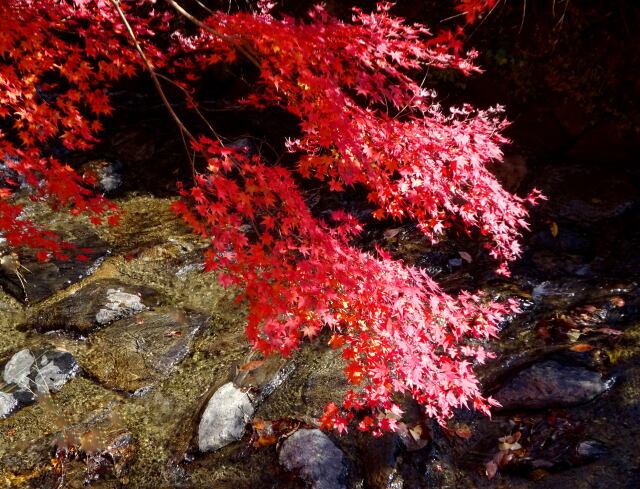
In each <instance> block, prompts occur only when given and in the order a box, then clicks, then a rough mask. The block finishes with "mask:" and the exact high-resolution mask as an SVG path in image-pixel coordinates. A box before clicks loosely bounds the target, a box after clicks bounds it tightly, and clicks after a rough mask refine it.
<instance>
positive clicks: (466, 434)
mask: <svg viewBox="0 0 640 489" xmlns="http://www.w3.org/2000/svg"><path fill="white" fill-rule="evenodd" d="M453 432H454V433H455V434H456V435H457V436H459V437H460V438H464V439H465V440H468V439H470V438H471V437H472V436H473V434H472V433H471V428H469V427H468V426H466V425H462V426H460V427H459V428H457V429H455V430H453Z"/></svg>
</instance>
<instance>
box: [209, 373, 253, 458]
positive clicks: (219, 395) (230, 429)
mask: <svg viewBox="0 0 640 489" xmlns="http://www.w3.org/2000/svg"><path fill="white" fill-rule="evenodd" d="M253 412H254V407H253V404H251V400H250V399H249V396H248V395H247V394H246V393H245V392H242V391H241V390H240V389H238V388H237V387H236V386H234V385H233V382H229V383H227V384H224V385H223V386H222V387H220V388H219V389H218V390H217V391H216V392H215V394H213V396H211V399H209V403H208V404H207V407H206V409H205V410H204V413H203V414H202V418H201V419H200V425H199V426H198V448H199V449H200V451H202V452H209V451H214V450H218V449H219V448H222V447H224V446H226V445H228V444H229V443H232V442H234V441H237V440H239V439H240V438H242V436H243V435H244V430H245V427H246V425H247V423H248V422H249V421H250V420H251V417H252V416H253Z"/></svg>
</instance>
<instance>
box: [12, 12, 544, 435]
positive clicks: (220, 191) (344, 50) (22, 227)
mask: <svg viewBox="0 0 640 489" xmlns="http://www.w3.org/2000/svg"><path fill="white" fill-rule="evenodd" d="M154 3H155V2H152V1H144V0H135V1H134V0H126V1H125V0H120V1H118V0H0V87H2V91H1V92H0V117H2V118H3V120H4V123H5V124H4V127H5V128H6V132H0V153H2V154H4V155H5V165H6V166H7V167H8V168H10V169H12V170H14V171H15V172H17V173H18V174H19V175H21V176H22V177H23V178H25V179H26V181H27V182H28V183H29V184H30V185H31V186H32V188H33V189H34V194H33V198H34V199H46V200H48V201H49V202H52V203H54V204H55V205H63V206H68V207H69V208H70V209H71V212H72V213H81V212H88V213H91V214H92V215H93V219H94V221H96V222H99V220H100V217H99V216H100V215H104V214H105V212H107V213H111V212H116V213H115V214H111V215H110V216H109V219H110V221H111V223H112V224H113V223H115V222H116V221H117V209H116V208H115V206H113V204H111V203H110V202H108V201H107V200H106V199H105V198H103V197H101V196H98V195H95V194H93V193H92V192H91V191H89V190H88V189H87V183H88V182H87V181H86V180H84V179H83V178H82V177H80V176H79V175H78V174H77V173H76V172H75V171H73V169H71V168H70V167H68V166H66V165H64V164H63V163H61V162H60V161H58V160H57V159H55V158H53V157H51V156H50V151H48V148H49V147H50V146H51V145H52V143H53V142H56V141H57V142H58V143H61V144H63V145H64V146H66V147H67V148H69V149H74V150H77V149H87V148H90V147H91V145H92V144H93V143H94V142H95V141H96V140H97V139H96V138H97V134H98V133H99V131H100V130H101V123H100V119H101V117H103V116H105V115H108V114H109V113H110V112H111V111H112V108H111V105H110V101H109V89H110V87H111V86H112V84H113V83H114V82H115V81H117V80H119V79H121V78H123V77H127V76H134V75H138V74H141V72H142V71H143V70H146V71H148V72H149V73H150V74H151V75H152V77H153V80H154V82H155V83H156V84H157V87H158V88H159V89H161V87H162V84H161V81H163V80H169V81H170V82H171V83H172V84H173V85H174V86H177V87H180V89H181V90H182V92H183V93H184V96H185V97H186V100H187V102H188V104H189V105H190V106H191V107H192V108H193V109H194V110H196V111H197V108H198V106H197V97H198V93H197V91H196V89H195V88H194V87H195V84H194V82H196V81H197V80H198V79H199V78H200V77H201V76H202V75H203V74H204V73H206V72H207V71H208V70H210V69H211V68H212V67H213V66H214V65H217V64H219V63H234V62H238V60H241V61H243V62H250V63H253V64H254V65H255V67H256V68H257V70H258V71H259V77H260V82H259V86H258V87H257V89H256V90H255V92H254V93H253V94H251V95H250V96H249V97H247V98H245V99H244V100H243V101H242V102H243V103H246V104H250V105H253V106H256V107H267V106H278V107H280V108H282V109H284V110H286V111H288V112H290V113H291V114H294V115H295V116H297V117H298V119H299V121H300V136H299V137H298V138H296V139H290V140H288V141H287V147H288V149H289V150H290V151H291V152H294V153H295V154H297V155H298V163H297V165H296V166H295V167H294V168H291V167H285V166H283V165H280V164H278V162H272V161H267V160H265V159H263V158H261V157H260V156H259V155H250V154H248V153H246V152H242V151H236V150H234V149H231V148H230V147H228V146H224V145H223V144H222V143H221V141H220V139H219V138H218V137H217V135H216V134H215V133H212V134H203V135H197V134H196V135H193V134H192V132H191V131H190V130H189V129H188V128H187V127H186V126H185V125H184V124H183V123H182V121H180V119H179V118H178V116H177V115H176V114H175V113H174V112H172V116H173V117H174V119H175V120H176V122H177V123H178V124H179V127H180V128H181V130H182V131H183V134H184V135H185V136H186V137H187V138H188V139H190V144H191V145H192V148H193V149H194V150H195V151H197V152H198V153H199V154H200V155H201V156H203V157H204V158H205V160H206V164H207V166H206V171H202V172H199V173H197V174H195V176H194V184H193V185H192V186H191V187H190V188H183V190H182V195H183V200H180V201H176V202H175V203H174V205H173V208H174V210H175V211H176V212H177V213H178V214H179V215H181V216H182V217H183V218H184V219H185V221H186V222H188V223H189V224H190V225H191V226H192V227H193V228H194V230H195V231H196V232H198V233H200V234H201V235H202V236H204V237H207V238H209V239H210V240H211V246H210V248H209V250H208V252H207V256H206V269H207V270H215V271H217V276H218V279H219V280H220V281H221V282H222V283H223V284H224V285H229V284H233V285H239V286H241V287H242V289H243V290H244V292H243V297H244V298H245V299H246V300H247V303H248V307H249V309H248V311H249V312H248V317H247V328H246V333H247V337H248V339H249V341H251V342H252V343H253V345H254V346H255V348H256V349H258V350H260V351H262V352H263V353H265V354H271V353H274V352H278V353H281V354H282V355H288V354H290V353H291V351H292V350H295V349H297V348H298V346H299V344H300V342H301V341H302V340H304V339H305V338H309V339H310V338H314V337H316V336H317V335H318V334H319V333H320V331H321V330H322V329H323V328H330V330H331V333H332V336H331V340H330V344H331V345H332V346H333V347H334V348H341V350H342V356H343V357H344V359H345V361H346V368H345V373H346V375H347V377H348V380H349V382H350V383H351V384H353V385H354V387H353V389H352V390H350V391H349V392H348V393H347V395H346V397H345V399H344V401H343V403H342V407H341V408H338V407H337V406H336V405H335V404H330V405H329V406H327V409H326V412H325V415H324V416H323V417H322V424H323V426H324V427H326V428H336V429H338V430H339V431H343V430H344V429H346V426H347V425H348V424H349V423H350V422H352V421H354V419H355V417H356V414H355V413H356V412H358V411H364V413H363V414H362V415H359V416H358V418H357V427H358V428H359V429H361V430H364V431H369V430H371V431H373V433H374V434H380V433H381V431H382V430H390V429H391V430H392V429H394V428H395V425H396V423H397V420H398V419H399V416H400V415H401V410H400V407H399V405H398V403H397V402H398V395H400V394H402V393H409V394H410V395H411V396H413V398H415V399H416V400H417V401H418V402H419V403H420V404H421V405H422V406H423V407H424V409H425V410H426V413H427V414H428V415H430V416H433V417H434V418H436V419H437V420H438V421H440V422H443V421H444V420H445V419H446V418H447V417H449V416H450V415H451V413H452V409H454V408H456V407H460V406H473V407H475V408H477V409H480V410H483V411H485V412H488V410H489V407H490V406H491V405H492V404H494V403H495V402H494V401H493V400H492V399H490V398H484V397H483V396H482V395H481V393H480V391H479V388H478V383H477V380H476V378H475V376H474V374H473V371H472V369H471V367H472V364H473V362H483V361H484V359H485V358H486V357H487V356H489V355H490V354H489V353H487V352H486V351H485V350H484V348H483V347H482V344H481V343H482V340H483V339H486V338H488V337H490V336H493V335H495V334H496V332H497V324H498V322H499V321H500V318H501V316H502V315H503V314H505V313H506V312H508V311H511V310H514V309H515V306H514V305H513V304H511V303H509V304H496V303H493V302H491V301H489V300H488V299H486V298H485V297H483V296H482V295H481V294H470V293H466V292H463V293H461V294H459V295H458V296H456V297H453V296H451V295H447V294H445V293H444V292H443V291H442V290H441V289H440V288H439V287H438V285H437V284H436V283H435V282H434V281H433V280H432V279H431V278H430V277H429V276H428V275H427V274H426V273H425V271H424V270H421V269H418V268H414V267H411V266H407V265H406V264H403V263H402V262H399V261H397V260H394V259H392V257H391V256H389V255H388V254H387V253H386V252H385V251H383V250H381V249H379V250H378V252H377V253H376V254H375V255H373V254H370V253H367V252H363V251H362V250H360V249H358V248H356V247H354V246H353V241H354V239H355V238H356V237H357V236H358V234H359V233H360V232H361V231H362V224H361V223H360V222H359V221H358V219H356V218H355V217H354V216H353V215H349V214H347V213H345V212H344V211H340V210H338V211H335V212H333V213H332V214H331V215H330V216H327V217H319V216H317V215H313V214H312V212H311V211H310V209H309V207H308V205H307V203H306V201H305V195H304V193H303V190H302V189H301V182H304V181H305V180H309V179H311V180H313V179H315V180H319V181H321V182H324V184H325V185H326V186H327V188H328V189H329V190H331V191H341V190H344V189H346V188H351V187H354V186H356V185H358V187H359V188H362V189H365V192H366V194H367V196H368V199H369V201H370V202H371V205H372V206H373V207H374V208H375V211H374V212H373V217H375V218H377V219H387V218H392V219H397V220H401V219H402V220H408V221H412V222H414V223H415V224H417V226H418V228H419V229H420V230H421V231H422V232H423V233H424V234H425V236H426V237H427V238H429V239H431V240H432V241H433V242H436V241H437V240H438V239H439V238H440V237H442V236H443V233H444V232H445V230H446V229H447V228H448V227H450V226H451V225H452V224H454V223H456V224H458V225H462V226H463V227H465V228H466V229H468V230H473V229H475V230H476V231H477V232H478V234H479V236H480V237H481V239H482V240H483V243H484V246H485V247H486V248H487V250H488V252H489V253H490V254H491V255H492V256H493V257H494V258H495V259H496V260H497V264H498V271H499V272H501V273H508V270H507V268H506V263H507V262H508V261H510V260H512V259H514V258H515V257H517V256H518V254H519V251H520V250H519V247H518V243H517V241H516V238H517V237H518V236H519V233H520V230H521V229H522V228H526V222H525V220H524V219H525V218H526V216H527V211H526V208H525V203H526V201H527V200H528V201H531V202H534V201H535V200H536V197H537V196H536V194H532V195H530V196H529V197H527V198H526V199H522V198H520V197H517V196H515V195H512V194H510V193H508V192H507V191H505V190H504V189H503V188H502V187H501V186H500V184H499V183H498V182H497V181H496V179H495V178H494V176H493V175H492V174H491V173H490V172H489V171H488V170H487V168H486V165H487V163H488V162H490V161H493V160H499V159H500V158H501V151H500V147H499V145H500V144H501V143H504V142H505V139H504V138H503V137H502V136H501V135H500V131H501V129H502V128H503V127H504V125H505V122H504V121H503V119H502V118H501V115H500V110H499V108H496V109H490V110H484V111H482V110H474V109H473V108H471V107H469V106H466V105H465V106H462V107H458V108H451V109H449V110H444V109H443V108H442V107H441V106H440V105H439V104H438V103H437V101H436V98H435V97H436V95H435V93H433V91H431V90H426V89H424V88H422V87H421V86H420V85H419V84H417V83H416V82H415V80H414V78H415V75H416V74H417V73H420V72H424V70H426V69H440V68H450V69H451V68H452V69H457V70H461V71H462V72H464V73H466V74H468V73H471V72H473V71H478V69H477V68H476V67H475V66H474V65H473V59H474V57H475V53H474V52H469V53H467V54H462V53H461V51H460V48H461V46H460V44H459V42H458V38H457V36H455V35H452V34H451V33H444V34H441V35H439V36H437V37H433V36H431V34H430V32H429V31H428V30H427V29H426V28H425V27H424V26H422V25H409V24H407V23H405V22H404V20H403V19H400V18H397V17H394V16H393V15H392V14H391V12H390V9H391V4H387V3H382V4H379V6H378V8H377V10H376V11H374V12H372V13H365V12H362V11H360V10H357V9H354V11H353V18H352V19H351V21H349V22H345V21H341V20H338V19H336V18H333V17H331V16H330V15H329V14H328V13H327V12H326V11H325V10H323V9H322V8H321V7H316V8H315V9H313V10H312V11H311V12H310V13H309V16H308V18H307V19H305V20H297V19H293V18H290V17H286V16H280V17H277V16H274V15H271V14H270V13H269V12H270V8H271V7H272V6H273V5H270V4H268V3H266V2H264V1H262V2H259V5H258V8H257V10H256V11H255V12H249V13H243V12H238V13H225V12H222V11H211V12H209V14H208V16H207V17H205V18H202V19H200V20H198V19H196V18H192V17H190V14H189V13H187V12H186V11H184V10H183V9H182V7H181V6H180V5H179V4H177V3H175V2H174V1H173V0H167V2H166V5H164V6H163V7H162V9H161V10H154V5H153V4H154ZM492 3H493V2H492V1H491V0H473V1H471V0H465V1H464V2H462V3H461V4H460V5H459V6H458V8H460V9H461V10H462V11H464V12H466V15H467V20H469V21H473V20H474V19H475V18H476V16H477V15H478V14H479V13H481V12H482V11H484V10H486V9H487V8H489V7H491V5H492ZM176 19H181V20H182V21H184V19H189V20H191V21H192V22H193V24H194V28H193V29H190V30H188V31H182V30H174V29H173V28H172V27H170V26H172V25H174V24H176V25H179V23H176V22H174V21H175V20H176ZM168 107H169V105H168ZM170 110H171V109H170ZM5 182H8V183H9V184H11V183H13V182H11V181H8V180H7V179H6V178H5ZM0 192H1V193H2V195H1V196H2V200H0V228H1V229H2V230H3V231H2V232H3V235H4V236H5V238H6V239H7V240H8V242H9V243H10V244H11V245H12V246H20V245H28V246H32V247H37V248H40V249H41V250H42V251H41V254H40V257H41V258H42V259H47V258H48V257H49V256H51V254H53V255H56V256H61V255H62V254H63V248H64V246H65V245H64V243H61V242H60V241H59V240H57V239H55V236H53V235H51V233H48V232H47V231H44V230H39V229H37V228H35V226H33V225H32V224H31V223H29V222H26V221H25V220H23V219H21V218H20V211H21V209H20V206H18V205H16V204H13V203H12V202H11V190H10V186H6V187H5V188H2V189H0Z"/></svg>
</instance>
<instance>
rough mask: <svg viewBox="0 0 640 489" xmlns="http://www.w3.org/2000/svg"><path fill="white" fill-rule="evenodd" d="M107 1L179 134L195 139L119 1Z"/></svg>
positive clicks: (192, 168)
mask: <svg viewBox="0 0 640 489" xmlns="http://www.w3.org/2000/svg"><path fill="white" fill-rule="evenodd" d="M109 1H110V2H111V5H113V7H114V8H115V9H116V11H117V12H118V15H119V16H120V19H121V20H122V23H123V24H124V26H125V28H126V29H127V33H128V34H129V37H130V38H131V42H133V45H134V47H135V48H136V51H138V54H139V55H140V58H142V62H143V63H144V64H145V66H146V67H147V71H148V72H149V75H151V80H152V81H153V84H154V85H155V87H156V90H157V91H158V94H159V95H160V98H161V99H162V103H163V104H164V106H165V107H166V108H167V110H168V111H169V114H171V118H172V119H173V120H174V121H175V123H176V124H177V125H178V127H179V128H180V132H181V134H185V135H187V137H188V138H189V139H190V140H192V141H196V138H195V137H194V135H193V134H191V132H190V131H189V129H187V126H185V125H184V123H183V122H182V120H180V117H178V114H176V112H175V110H173V107H171V103H170V102H169V99H167V96H166V95H165V93H164V90H163V89H162V85H161V84H160V80H159V78H158V75H157V74H156V72H155V70H154V69H153V66H152V65H151V62H150V61H149V59H148V58H147V56H146V54H144V51H143V50H142V46H140V43H139V42H138V39H137V38H136V35H135V33H134V32H133V29H132V28H131V24H129V21H128V20H127V17H126V16H125V15H124V12H123V11H122V9H121V8H120V3H119V2H118V0H109ZM191 171H192V172H193V174H194V175H195V166H194V165H193V162H191Z"/></svg>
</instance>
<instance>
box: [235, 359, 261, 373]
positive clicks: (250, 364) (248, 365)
mask: <svg viewBox="0 0 640 489" xmlns="http://www.w3.org/2000/svg"><path fill="white" fill-rule="evenodd" d="M263 364H264V360H254V361H253V362H248V363H245V364H244V365H243V366H242V367H240V368H239V369H238V370H244V371H247V372H251V371H252V370H255V369H257V368H258V367H261V366H262V365H263Z"/></svg>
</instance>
